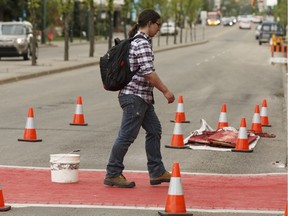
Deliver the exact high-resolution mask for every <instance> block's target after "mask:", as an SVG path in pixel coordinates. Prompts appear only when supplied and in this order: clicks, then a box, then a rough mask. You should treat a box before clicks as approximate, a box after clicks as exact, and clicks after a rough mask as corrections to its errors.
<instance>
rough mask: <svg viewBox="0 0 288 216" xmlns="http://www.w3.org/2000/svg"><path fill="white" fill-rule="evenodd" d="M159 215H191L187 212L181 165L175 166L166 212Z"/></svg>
mask: <svg viewBox="0 0 288 216" xmlns="http://www.w3.org/2000/svg"><path fill="white" fill-rule="evenodd" d="M158 213H159V215H170V216H171V215H190V216H192V215H193V214H191V213H187V212H186V204H185V198H184V193H183V188H182V180H181V175H180V167H179V163H178V162H175V163H174V164H173V169H172V175H171V179H170V184H169V190H168V196H167V199H166V206H165V212H158Z"/></svg>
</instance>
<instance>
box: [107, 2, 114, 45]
mask: <svg viewBox="0 0 288 216" xmlns="http://www.w3.org/2000/svg"><path fill="white" fill-rule="evenodd" d="M107 1H108V6H107V12H108V29H109V37H108V49H110V48H111V47H112V38H113V14H114V1H113V0H107Z"/></svg>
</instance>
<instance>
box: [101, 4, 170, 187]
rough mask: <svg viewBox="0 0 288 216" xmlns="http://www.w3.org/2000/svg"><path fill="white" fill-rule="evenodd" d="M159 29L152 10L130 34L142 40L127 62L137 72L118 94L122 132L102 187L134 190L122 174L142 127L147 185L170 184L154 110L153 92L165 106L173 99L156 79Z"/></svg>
mask: <svg viewBox="0 0 288 216" xmlns="http://www.w3.org/2000/svg"><path fill="white" fill-rule="evenodd" d="M160 26H161V17H160V15H159V14H158V13H157V12H156V11H154V10H152V9H146V10H143V11H142V12H141V13H140V15H139V17H138V23H137V24H135V25H134V26H133V28H132V29H131V31H130V32H129V37H134V36H136V35H138V34H141V35H143V36H144V37H145V38H146V39H144V38H136V39H135V40H133V42H132V44H131V48H130V51H129V62H130V68H131V70H132V71H137V70H138V71H137V73H136V74H135V75H134V76H133V78H132V80H131V82H130V83H128V85H127V86H126V87H124V89H122V90H120V92H119V96H118V100H119V104H120V106H121V108H122V109H123V116H122V122H121V128H120V131H119V133H118V137H117V138H116V140H115V142H114V145H113V147H112V150H111V153H110V158H109V162H108V164H107V168H106V171H107V172H106V177H105V179H104V184H105V185H109V186H116V187H122V188H132V187H135V182H134V181H128V180H126V178H125V177H124V175H123V174H122V172H123V170H124V165H123V160H124V156H125V155H126V153H127V151H128V148H129V146H130V145H131V144H132V143H133V142H134V140H135V139H136V137H137V136H138V133H139V130H140V128H141V126H142V127H143V128H144V130H145V131H146V142H145V150H146V155H147V161H148V162H147V167H148V172H149V176H150V184H151V185H157V184H161V183H162V182H170V178H171V174H170V173H169V172H168V171H166V169H165V167H164V164H163V162H162V155H161V151H160V140H161V133H162V129H161V124H160V121H159V119H158V117H157V115H156V113H155V110H154V105H153V104H154V96H153V88H154V87H156V88H157V89H158V90H159V91H160V92H162V93H163V95H164V97H165V98H166V99H167V101H168V103H173V102H174V100H175V97H174V95H173V93H172V92H170V90H169V89H168V88H167V87H166V86H165V84H164V83H163V82H162V81H161V79H160V78H159V77H158V75H157V73H156V72H155V68H154V54H153V51H152V37H154V36H155V35H156V34H157V32H158V31H159V29H160Z"/></svg>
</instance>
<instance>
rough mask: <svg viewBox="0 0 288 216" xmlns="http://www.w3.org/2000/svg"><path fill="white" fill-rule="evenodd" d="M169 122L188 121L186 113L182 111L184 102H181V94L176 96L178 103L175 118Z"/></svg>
mask: <svg viewBox="0 0 288 216" xmlns="http://www.w3.org/2000/svg"><path fill="white" fill-rule="evenodd" d="M171 122H178V123H190V121H186V115H185V112H184V103H183V96H179V98H178V105H177V110H176V114H175V120H171Z"/></svg>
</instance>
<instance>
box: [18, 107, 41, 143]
mask: <svg viewBox="0 0 288 216" xmlns="http://www.w3.org/2000/svg"><path fill="white" fill-rule="evenodd" d="M33 119H34V112H33V108H31V107H30V108H29V111H28V117H27V121H26V126H25V130H24V137H23V139H18V141H24V142H42V139H37V133H36V129H35V128H34V120H33Z"/></svg>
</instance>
